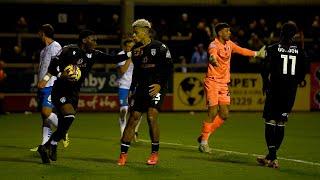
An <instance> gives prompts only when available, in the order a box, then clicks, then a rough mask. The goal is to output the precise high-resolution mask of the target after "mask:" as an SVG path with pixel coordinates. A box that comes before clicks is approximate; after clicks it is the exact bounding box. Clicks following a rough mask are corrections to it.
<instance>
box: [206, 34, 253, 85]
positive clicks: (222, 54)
mask: <svg viewBox="0 0 320 180" xmlns="http://www.w3.org/2000/svg"><path fill="white" fill-rule="evenodd" d="M208 52H209V54H210V56H214V57H215V59H216V60H217V62H218V64H219V66H218V67H216V66H215V67H214V66H212V65H211V64H210V63H209V65H208V71H207V74H206V77H210V78H213V79H214V81H216V82H220V83H229V82H230V59H231V53H238V54H241V55H243V56H254V55H255V51H251V50H249V49H246V48H242V47H240V46H238V45H236V44H235V43H234V42H232V41H231V40H229V41H226V44H222V43H221V42H220V41H219V40H218V39H217V38H216V39H215V40H214V41H212V42H211V43H210V45H209V48H208Z"/></svg>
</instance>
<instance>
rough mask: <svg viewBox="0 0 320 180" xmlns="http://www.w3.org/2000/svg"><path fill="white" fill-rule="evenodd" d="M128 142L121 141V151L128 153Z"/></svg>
mask: <svg viewBox="0 0 320 180" xmlns="http://www.w3.org/2000/svg"><path fill="white" fill-rule="evenodd" d="M130 144H131V143H130V142H123V141H121V153H128V150H129V147H130Z"/></svg>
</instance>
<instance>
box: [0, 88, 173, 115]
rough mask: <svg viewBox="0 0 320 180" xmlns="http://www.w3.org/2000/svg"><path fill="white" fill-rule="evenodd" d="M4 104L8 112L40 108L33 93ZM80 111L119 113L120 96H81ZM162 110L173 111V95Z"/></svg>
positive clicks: (9, 98)
mask: <svg viewBox="0 0 320 180" xmlns="http://www.w3.org/2000/svg"><path fill="white" fill-rule="evenodd" d="M4 104H5V105H4V108H5V109H4V110H5V111H6V112H25V111H31V112H35V111H37V107H38V102H37V97H36V94H32V93H23V94H16V93H15V94H5V97H4ZM78 110H79V111H86V112H95V111H99V112H117V111H119V101H118V95H117V94H110V93H106V94H80V98H79V103H78ZM162 110H163V111H172V94H169V95H167V96H166V97H165V99H164V102H163V105H162Z"/></svg>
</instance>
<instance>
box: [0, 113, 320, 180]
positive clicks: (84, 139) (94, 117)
mask: <svg viewBox="0 0 320 180" xmlns="http://www.w3.org/2000/svg"><path fill="white" fill-rule="evenodd" d="M204 117H205V113H196V114H195V115H191V114H189V113H162V114H161V115H160V117H159V120H160V128H161V142H163V144H161V146H160V163H159V164H158V165H157V166H147V165H146V164H145V161H146V159H147V157H148V155H149V153H150V143H147V142H141V141H140V142H138V143H134V144H132V146H131V148H130V150H129V157H128V163H127V165H126V166H125V167H118V166H117V165H116V161H117V158H118V155H119V126H118V120H117V114H115V113H81V112H80V113H79V114H78V115H77V117H76V120H75V122H74V123H73V125H72V127H71V129H70V133H69V134H70V138H71V144H70V146H69V147H68V148H67V149H63V147H62V145H61V146H59V148H58V161H57V162H52V163H51V164H50V165H43V164H41V163H40V162H41V160H40V158H39V157H38V154H37V153H33V152H30V151H29V148H32V147H34V146H36V145H37V144H39V143H40V138H41V128H40V115H39V114H32V115H24V114H10V115H5V116H0V177H1V179H130V180H132V179H219V180H221V179H246V180H247V179H290V180H291V179H303V180H306V179H320V166H319V164H315V165H310V164H305V163H297V162H292V161H288V160H280V166H281V167H280V169H278V170H276V169H270V168H266V167H261V166H258V165H257V164H256V162H255V157H253V156H250V155H241V154H240V155H239V154H233V153H227V152H222V151H214V153H213V154H211V155H207V154H201V153H199V152H198V150H197V148H196V146H197V143H196V138H197V136H198V135H199V131H200V126H201V121H202V119H203V118H204ZM319 127H320V113H315V112H310V113H293V114H292V115H291V117H290V120H289V123H288V125H287V127H286V133H285V134H286V138H285V140H284V143H283V145H282V147H281V150H280V151H279V156H280V157H285V158H291V159H298V160H304V161H308V162H315V163H320V155H319V151H320V141H319V138H320V132H319ZM140 138H141V139H144V140H148V139H149V136H148V130H147V123H146V121H145V117H144V118H143V122H142V124H141V127H140ZM165 143H177V144H183V145H185V146H183V145H172V144H165ZM210 145H211V147H214V148H217V149H223V150H231V151H237V152H243V153H250V154H253V153H255V154H265V152H266V148H265V142H264V125H263V121H262V120H261V113H237V112H231V116H230V119H229V120H228V122H227V123H225V124H224V125H223V127H222V128H220V129H219V130H218V131H217V132H216V133H215V134H214V136H212V137H211V139H210Z"/></svg>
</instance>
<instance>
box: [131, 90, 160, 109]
mask: <svg viewBox="0 0 320 180" xmlns="http://www.w3.org/2000/svg"><path fill="white" fill-rule="evenodd" d="M164 97H165V91H161V90H160V92H159V93H158V94H157V95H156V96H155V97H151V96H149V92H148V88H146V89H137V90H136V92H135V93H134V95H133V96H132V98H131V101H130V108H131V110H132V111H138V112H147V111H148V108H156V109H157V110H158V111H159V110H160V108H161V105H162V103H163V100H164Z"/></svg>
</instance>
